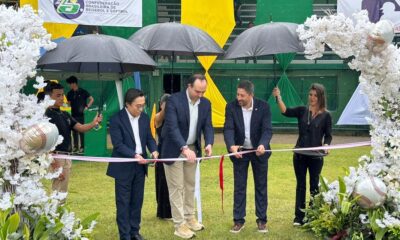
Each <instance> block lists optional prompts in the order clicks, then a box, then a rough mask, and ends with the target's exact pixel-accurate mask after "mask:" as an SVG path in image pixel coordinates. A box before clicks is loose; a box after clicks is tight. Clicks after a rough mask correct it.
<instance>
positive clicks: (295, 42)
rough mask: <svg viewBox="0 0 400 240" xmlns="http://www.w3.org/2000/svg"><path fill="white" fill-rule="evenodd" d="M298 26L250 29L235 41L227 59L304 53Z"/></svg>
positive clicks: (292, 24) (265, 25)
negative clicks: (297, 30)
mask: <svg viewBox="0 0 400 240" xmlns="http://www.w3.org/2000/svg"><path fill="white" fill-rule="evenodd" d="M297 26H298V25H297V24H295V23H286V22H274V23H265V24H261V25H258V26H255V27H252V28H249V29H247V30H246V31H244V32H242V33H241V34H240V35H239V36H238V37H237V38H236V39H235V40H234V41H233V43H232V44H231V46H230V47H229V49H228V50H227V51H226V54H225V59H235V58H246V57H257V56H265V55H271V54H278V53H291V52H303V51H304V47H303V44H302V43H301V41H300V40H299V36H298V34H297V32H296V29H297Z"/></svg>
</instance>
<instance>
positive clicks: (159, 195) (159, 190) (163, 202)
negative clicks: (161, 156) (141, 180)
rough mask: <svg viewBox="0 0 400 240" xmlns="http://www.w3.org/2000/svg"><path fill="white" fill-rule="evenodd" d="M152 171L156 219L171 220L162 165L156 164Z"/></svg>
mask: <svg viewBox="0 0 400 240" xmlns="http://www.w3.org/2000/svg"><path fill="white" fill-rule="evenodd" d="M154 170H155V177H156V179H155V180H156V200H157V217H159V218H172V215H171V205H170V203H169V193H168V185H167V179H166V177H165V172H164V163H162V162H157V163H156V165H155V169H154Z"/></svg>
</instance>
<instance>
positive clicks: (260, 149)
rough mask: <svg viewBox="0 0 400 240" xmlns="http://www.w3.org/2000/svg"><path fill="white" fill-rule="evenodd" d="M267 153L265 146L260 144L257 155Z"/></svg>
mask: <svg viewBox="0 0 400 240" xmlns="http://www.w3.org/2000/svg"><path fill="white" fill-rule="evenodd" d="M264 153H265V148H264V145H262V144H261V145H259V146H258V148H257V151H256V155H257V156H261V155H263V154H264Z"/></svg>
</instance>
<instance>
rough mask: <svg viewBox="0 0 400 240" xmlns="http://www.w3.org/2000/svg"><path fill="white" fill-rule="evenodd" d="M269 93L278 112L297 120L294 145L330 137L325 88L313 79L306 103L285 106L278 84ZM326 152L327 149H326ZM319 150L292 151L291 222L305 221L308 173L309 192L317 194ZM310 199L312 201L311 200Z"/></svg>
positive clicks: (321, 160) (321, 141) (327, 140)
mask: <svg viewBox="0 0 400 240" xmlns="http://www.w3.org/2000/svg"><path fill="white" fill-rule="evenodd" d="M272 94H273V95H274V96H275V97H276V99H277V103H278V106H279V109H280V111H281V113H282V114H283V115H284V116H286V117H295V118H297V120H298V129H299V137H298V139H297V142H296V146H295V148H306V147H319V146H322V145H329V144H331V141H332V134H331V133H332V117H331V114H330V113H329V112H328V111H327V109H326V97H325V88H324V86H322V85H321V84H317V83H314V84H312V85H311V87H310V90H309V92H308V106H298V107H293V108H287V107H286V105H285V103H284V101H283V100H282V97H281V93H280V90H279V88H277V87H276V88H274V90H273V92H272ZM325 153H326V154H327V153H328V151H325ZM325 153H324V154H320V153H319V152H312V151H310V152H308V151H299V152H297V153H296V152H295V153H294V154H293V166H294V172H295V174H296V181H297V186H296V205H295V217H294V220H293V225H294V226H301V225H303V224H304V216H305V214H304V212H303V211H302V210H303V209H305V207H306V176H307V170H308V172H309V174H310V194H311V197H312V196H314V195H316V194H317V193H318V192H319V190H318V183H319V176H320V174H321V171H322V166H323V165H324V158H323V155H325ZM310 203H311V202H310Z"/></svg>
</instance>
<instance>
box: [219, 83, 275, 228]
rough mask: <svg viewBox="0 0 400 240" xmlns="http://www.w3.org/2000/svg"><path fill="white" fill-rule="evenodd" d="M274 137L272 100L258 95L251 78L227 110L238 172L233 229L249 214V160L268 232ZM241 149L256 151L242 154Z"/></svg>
mask: <svg viewBox="0 0 400 240" xmlns="http://www.w3.org/2000/svg"><path fill="white" fill-rule="evenodd" d="M271 138H272V124H271V112H270V109H269V105H268V103H266V102H265V101H261V100H259V99H256V98H254V85H253V83H252V82H250V81H247V80H245V81H241V82H239V85H238V88H237V95H236V100H235V101H233V102H230V103H229V104H228V105H227V106H226V109H225V124H224V140H225V144H226V147H227V149H228V151H229V152H231V153H236V154H235V155H234V156H232V157H231V160H232V162H233V174H234V206H233V221H234V225H233V227H232V229H231V230H230V232H232V233H239V232H240V231H241V230H242V229H243V227H244V222H245V216H246V188H247V172H248V168H249V163H251V167H252V169H253V177H254V186H255V202H256V216H257V227H258V231H259V232H261V233H265V232H267V226H266V223H267V206H268V194H267V176H268V159H269V157H270V156H271V152H265V150H268V149H270V146H269V143H270V141H271ZM241 150H255V152H252V153H247V154H239V153H237V152H240V151H241Z"/></svg>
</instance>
